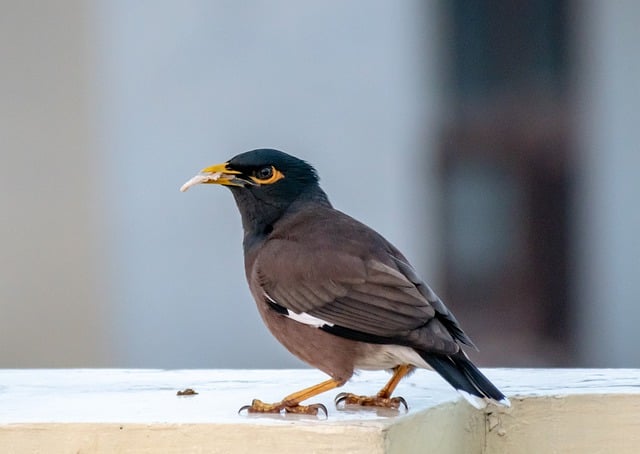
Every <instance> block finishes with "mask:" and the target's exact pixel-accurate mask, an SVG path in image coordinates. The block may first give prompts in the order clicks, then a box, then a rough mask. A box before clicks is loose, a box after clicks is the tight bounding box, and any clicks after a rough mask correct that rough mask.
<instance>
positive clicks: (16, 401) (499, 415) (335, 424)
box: [0, 369, 640, 454]
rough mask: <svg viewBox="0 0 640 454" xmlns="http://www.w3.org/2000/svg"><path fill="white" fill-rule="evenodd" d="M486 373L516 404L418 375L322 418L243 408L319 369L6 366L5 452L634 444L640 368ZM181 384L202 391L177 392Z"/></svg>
mask: <svg viewBox="0 0 640 454" xmlns="http://www.w3.org/2000/svg"><path fill="white" fill-rule="evenodd" d="M485 372H486V374H487V375H488V376H489V377H490V378H491V379H492V380H494V381H495V383H496V384H497V385H498V386H499V387H501V388H502V390H503V391H505V393H506V394H507V395H508V396H509V397H510V398H511V401H512V404H513V407H512V408H510V409H502V408H496V407H491V408H488V409H487V411H485V412H481V411H477V410H475V409H473V408H472V407H470V406H469V405H467V404H466V402H464V401H460V400H459V397H458V395H457V393H455V392H454V391H453V390H451V389H450V388H449V387H448V385H447V384H446V383H444V381H443V380H442V379H440V378H439V377H438V376H436V375H435V374H434V373H430V372H427V371H418V372H416V373H415V374H414V375H413V376H411V377H409V378H408V379H406V380H405V381H403V382H402V383H401V385H400V386H399V388H398V394H399V395H402V396H404V397H405V398H406V399H407V401H408V402H409V406H410V410H409V412H408V413H406V414H405V413H404V412H401V413H399V414H396V415H394V414H391V413H389V412H376V411H374V410H362V411H338V410H336V409H335V408H334V406H333V404H332V399H333V394H331V393H328V394H327V395H323V396H319V399H316V400H315V401H319V402H322V403H324V404H325V405H326V406H327V408H329V418H328V419H324V418H320V419H317V418H312V417H299V416H297V417H296V416H288V417H276V416H274V417H247V416H239V415H238V414H237V409H238V408H239V407H240V406H242V405H244V404H247V403H249V402H250V401H251V399H252V398H254V397H259V398H261V399H262V400H265V401H277V400H279V399H280V398H281V397H283V396H284V395H285V394H287V393H289V392H292V391H295V390H297V389H301V388H303V387H305V386H309V385H311V384H314V383H316V382H319V381H322V380H324V379H325V376H324V375H323V374H322V373H320V372H317V371H312V370H279V371H259V370H250V371H244V370H184V371H158V370H99V369H98V370H0V452H2V453H31V452H43V453H44V452H56V453H58V452H60V453H67V452H68V453H77V452H81V453H97V452H105V453H138V452H163V453H165V452H166V453H202V452H208V453H229V452H254V453H265V454H268V453H276V452H277V453H282V452H298V451H302V452H314V453H327V452H350V453H367V454H376V453H413V452H437V453H445V454H446V453H510V454H518V453H538V452H562V453H584V452H616V453H637V452H638V446H640V371H638V370H575V369H574V370H561V369H560V370H543V369H540V370H535V369H533V370H532V369H489V370H486V371H485ZM387 378H388V376H387V375H386V374H384V373H369V372H368V373H363V374H362V375H361V376H359V377H356V378H354V379H353V380H352V382H350V383H349V384H347V385H346V386H345V387H344V390H348V391H352V392H355V393H359V394H372V393H374V392H376V391H377V390H378V389H379V388H380V387H381V386H382V385H383V384H384V382H385V380H386V379H387ZM185 388H193V389H195V390H196V391H197V392H198V393H199V394H198V395H194V396H189V397H178V396H176V392H177V391H178V390H181V389H185ZM334 394H335V393H334Z"/></svg>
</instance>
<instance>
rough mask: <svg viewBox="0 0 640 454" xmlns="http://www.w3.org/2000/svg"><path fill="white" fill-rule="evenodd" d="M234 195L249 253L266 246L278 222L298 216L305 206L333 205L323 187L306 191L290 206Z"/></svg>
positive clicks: (234, 193) (240, 191) (240, 194)
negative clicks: (262, 245)
mask: <svg viewBox="0 0 640 454" xmlns="http://www.w3.org/2000/svg"><path fill="white" fill-rule="evenodd" d="M232 192H233V196H234V198H235V200H236V205H237V206H238V210H239V211H240V217H241V218H242V228H243V230H244V240H243V246H244V250H245V252H248V251H249V250H251V249H253V248H254V247H256V246H259V245H260V244H262V243H263V242H264V241H265V240H266V239H267V238H268V237H269V235H270V234H271V232H272V231H273V229H274V227H275V225H276V224H277V223H278V222H280V221H281V220H283V219H286V218H287V217H289V216H291V215H292V214H294V213H297V212H298V211H299V210H300V209H302V208H303V207H304V209H313V207H320V206H322V207H331V202H329V199H328V197H327V195H326V194H325V192H324V191H323V190H322V189H321V188H320V187H316V188H314V189H313V190H310V191H305V192H303V193H301V194H300V195H299V196H298V197H296V198H294V199H293V200H291V201H289V202H288V203H283V204H277V205H274V204H269V203H265V202H264V201H261V200H259V199H257V198H256V196H255V195H254V194H253V193H250V192H248V191H242V190H237V191H232Z"/></svg>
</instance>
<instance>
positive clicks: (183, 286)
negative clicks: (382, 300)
mask: <svg viewBox="0 0 640 454" xmlns="http://www.w3.org/2000/svg"><path fill="white" fill-rule="evenodd" d="M91 5H92V7H91V8H87V6H86V4H84V3H73V2H66V3H64V2H63V3H60V4H58V5H57V6H56V8H51V10H50V11H47V10H46V8H43V7H42V6H41V5H37V6H36V5H22V4H18V2H16V5H15V6H12V7H11V9H12V11H11V14H9V15H6V14H4V13H3V14H2V19H0V20H2V21H3V22H7V24H3V25H7V26H6V27H5V26H3V27H2V32H0V33H2V34H3V36H2V37H3V39H2V46H3V51H6V52H9V53H12V54H15V60H16V63H12V64H7V65H6V68H3V71H2V73H3V77H7V76H6V73H7V71H8V73H9V74H8V77H10V78H11V80H8V81H6V82H3V84H2V89H3V90H7V92H8V94H9V95H11V96H13V97H12V98H11V103H10V104H6V103H4V102H3V103H2V104H1V105H0V109H2V112H3V115H4V116H7V117H9V122H8V123H4V122H3V124H4V125H5V126H6V127H7V129H8V133H7V136H9V137H10V142H9V143H7V144H6V146H4V145H3V150H2V151H3V153H2V159H3V165H2V172H3V176H4V175H5V174H6V175H7V176H6V178H4V177H3V179H2V185H3V190H2V191H1V192H2V197H5V199H3V213H4V215H5V216H6V217H7V219H8V222H6V223H4V224H3V229H8V231H7V232H3V235H2V236H1V237H0V241H1V242H2V248H3V250H4V251H8V252H9V254H6V252H5V253H4V254H5V255H4V258H3V260H2V262H1V264H0V266H1V267H2V270H1V271H2V276H3V281H2V289H1V290H0V291H1V292H2V293H0V296H1V298H2V299H1V304H2V311H3V314H2V318H1V321H0V323H2V327H1V329H0V342H1V343H2V345H5V346H11V348H6V349H3V351H1V352H0V366H58V365H61V366H62V365H86V366H96V365H98V366H104V365H112V366H128V367H146V366H153V367H279V366H294V365H299V364H300V363H299V362H297V360H295V359H293V358H292V357H291V356H290V355H289V354H288V353H287V352H286V351H284V350H283V349H282V347H280V346H279V345H278V344H277V343H276V342H275V341H274V340H273V339H272V338H271V337H270V335H269V334H268V333H267V331H266V329H265V328H264V327H263V326H262V323H261V321H260V320H259V318H258V315H257V313H256V310H255V307H254V303H253V301H252V300H251V297H250V295H249V292H248V290H247V289H246V284H245V282H244V272H243V265H242V254H241V244H240V243H241V229H240V223H239V216H238V214H237V212H236V209H235V206H234V205H233V202H232V198H231V196H230V194H228V193H227V191H226V190H224V189H222V188H215V187H198V188H195V189H194V190H192V191H190V192H189V193H187V194H182V193H180V192H178V188H179V186H180V185H181V184H182V183H183V182H184V181H185V180H186V179H188V178H190V177H191V176H192V175H193V174H194V173H195V172H197V171H198V170H199V169H200V168H202V167H203V166H205V165H210V164H213V163H217V162H221V161H224V160H226V159H227V158H229V157H231V156H233V155H234V154H237V153H239V152H242V151H245V150H247V149H251V148H256V147H265V146H268V147H277V148H281V149H284V150H286V151H289V152H291V153H293V154H296V155H298V156H300V157H302V158H305V159H307V160H309V161H310V162H312V163H313V164H315V165H316V167H317V168H318V170H319V172H320V175H321V177H322V180H323V185H324V187H325V189H326V190H327V192H328V193H329V195H330V197H331V198H332V200H333V202H334V204H335V205H336V206H337V207H338V208H340V209H343V210H344V211H347V212H349V213H350V214H353V215H355V216H356V217H359V218H360V219H362V220H363V221H365V222H367V223H370V224H371V225H372V226H374V227H375V228H377V229H378V230H379V231H380V232H381V233H383V234H385V235H386V236H388V237H389V239H391V240H392V241H393V242H394V243H396V244H397V245H398V246H399V247H400V248H402V249H403V250H405V251H406V253H407V255H408V256H409V257H411V258H412V259H413V260H414V261H415V263H416V266H417V267H418V268H419V269H420V270H421V271H423V272H424V274H425V275H427V276H434V274H435V272H434V269H435V267H434V264H435V263H437V248H436V247H435V242H434V241H433V239H435V233H434V231H433V230H432V226H433V224H432V223H428V222H426V221H427V216H426V213H429V212H434V211H435V210H434V209H433V203H434V201H433V193H434V190H433V188H432V186H433V184H432V183H430V182H429V181H430V180H431V181H433V178H430V177H431V175H432V172H433V169H432V168H431V167H430V165H431V164H430V163H431V161H430V160H429V159H428V155H427V154H426V153H425V151H424V150H432V149H434V148H435V146H434V142H435V139H434V134H435V130H436V125H435V122H436V119H437V115H436V112H437V109H438V106H439V103H440V99H439V98H438V96H439V93H440V90H439V85H438V84H439V82H438V80H439V78H438V74H439V69H440V68H439V66H438V65H437V62H438V60H439V59H438V58H437V55H436V52H437V50H438V49H439V43H438V37H439V31H438V22H439V21H438V17H439V15H438V11H437V10H436V4H435V3H434V4H427V5H424V4H423V2H419V1H410V2H402V3H400V4H396V3H393V2H385V1H373V2H371V1H360V2H340V1H331V2H293V1H290V2H287V1H283V2H266V1H265V2H253V3H252V4H251V6H246V5H244V4H243V3H242V2H209V1H204V0H201V1H190V2H125V1H102V2H96V3H92V4H91ZM14 10H15V11H14ZM16 112H17V114H16ZM3 137H6V136H5V134H3ZM3 140H6V139H3ZM425 181H426V182H427V183H425ZM414 207H418V208H419V209H418V210H415V211H414V210H413V208H414ZM423 216H424V217H423ZM434 227H435V226H434ZM434 277H435V276H434Z"/></svg>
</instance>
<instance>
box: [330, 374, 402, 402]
mask: <svg viewBox="0 0 640 454" xmlns="http://www.w3.org/2000/svg"><path fill="white" fill-rule="evenodd" d="M413 369H414V367H413V366H411V365H409V364H402V365H400V366H397V367H395V368H394V369H393V375H392V376H391V379H390V380H389V381H388V382H387V384H386V385H384V387H383V388H382V389H381V390H380V391H379V392H378V394H376V395H375V396H358V395H356V394H351V393H340V394H338V395H337V396H336V398H335V403H336V406H338V405H340V404H344V405H362V406H365V407H384V408H393V409H398V408H400V406H401V405H403V406H404V408H406V409H408V408H409V406H408V405H407V401H406V400H404V398H403V397H391V394H392V393H393V391H394V390H395V389H396V386H398V383H400V380H402V378H403V377H404V376H405V375H407V374H408V373H409V372H411V371H412V370H413Z"/></svg>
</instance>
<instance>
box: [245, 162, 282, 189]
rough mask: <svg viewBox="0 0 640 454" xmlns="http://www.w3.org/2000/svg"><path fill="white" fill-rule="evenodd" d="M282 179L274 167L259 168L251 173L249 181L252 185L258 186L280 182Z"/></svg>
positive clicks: (280, 173)
mask: <svg viewBox="0 0 640 454" xmlns="http://www.w3.org/2000/svg"><path fill="white" fill-rule="evenodd" d="M283 178H284V175H283V174H282V172H280V171H279V170H278V169H276V168H275V167H274V166H265V167H260V168H259V169H256V170H254V171H253V174H252V175H251V179H252V180H253V182H254V183H257V184H259V185H261V186H262V185H266V184H273V183H275V182H276V181H280V180H281V179H283Z"/></svg>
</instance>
